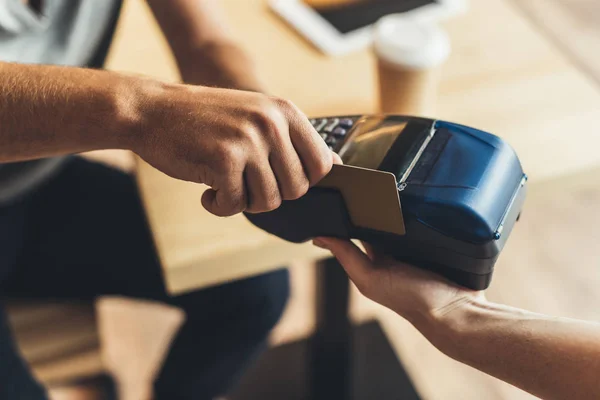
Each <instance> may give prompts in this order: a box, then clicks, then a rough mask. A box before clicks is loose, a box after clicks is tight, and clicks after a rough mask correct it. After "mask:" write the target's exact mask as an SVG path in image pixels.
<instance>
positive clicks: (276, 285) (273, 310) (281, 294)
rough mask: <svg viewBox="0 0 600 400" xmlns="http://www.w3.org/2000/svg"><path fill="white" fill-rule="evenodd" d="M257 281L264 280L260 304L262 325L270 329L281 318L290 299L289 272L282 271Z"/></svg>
mask: <svg viewBox="0 0 600 400" xmlns="http://www.w3.org/2000/svg"><path fill="white" fill-rule="evenodd" d="M258 279H264V280H265V281H264V289H265V291H264V292H263V293H265V295H266V296H265V300H264V303H263V304H262V314H263V323H264V324H265V327H266V328H267V329H269V330H270V329H272V328H273V327H274V326H275V325H276V324H277V322H278V321H279V319H280V318H281V316H282V314H283V312H284V311H285V307H286V305H287V302H288V299H289V297H290V278H289V271H288V270H287V269H282V270H279V271H275V272H271V273H270V274H267V275H265V276H262V277H258Z"/></svg>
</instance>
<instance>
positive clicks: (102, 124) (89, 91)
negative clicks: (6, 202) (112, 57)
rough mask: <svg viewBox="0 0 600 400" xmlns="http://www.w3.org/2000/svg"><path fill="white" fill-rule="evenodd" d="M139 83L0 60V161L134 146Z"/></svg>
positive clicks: (90, 72)
mask: <svg viewBox="0 0 600 400" xmlns="http://www.w3.org/2000/svg"><path fill="white" fill-rule="evenodd" d="M143 85H144V84H143V83H142V81H138V80H135V79H130V78H128V77H125V76H123V75H119V74H114V73H109V72H104V71H97V70H87V69H80V68H65V67H55V66H36V65H22V64H14V63H3V62H0V163H5V162H12V161H22V160H28V159H34V158H41V157H50V156H56V155H62V154H68V153H78V152H83V151H88V150H98V149H106V148H130V147H134V142H135V141H136V137H137V136H138V133H139V129H137V128H136V127H137V126H138V125H139V123H140V118H141V109H140V106H141V102H140V101H139V100H140V97H139V95H138V94H139V93H141V92H142V91H143V90H144V89H143Z"/></svg>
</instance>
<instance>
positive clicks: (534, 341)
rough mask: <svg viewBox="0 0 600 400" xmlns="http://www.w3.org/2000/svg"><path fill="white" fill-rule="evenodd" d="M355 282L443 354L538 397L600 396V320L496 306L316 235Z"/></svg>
mask: <svg viewBox="0 0 600 400" xmlns="http://www.w3.org/2000/svg"><path fill="white" fill-rule="evenodd" d="M314 244H315V245H317V246H319V247H322V248H326V249H329V250H330V251H331V252H332V253H333V255H334V256H335V257H336V258H337V259H338V260H339V262H340V263H341V264H342V266H343V267H344V269H345V270H346V272H347V273H348V275H349V276H350V279H351V280H352V281H353V282H354V283H355V284H356V286H357V288H358V289H359V290H360V291H361V292H362V293H363V294H364V295H365V296H367V297H369V298H370V299H372V300H374V301H376V302H378V303H380V304H382V305H384V306H386V307H388V308H390V309H392V310H394V311H395V312H396V313H398V314H399V315H400V316H401V317H403V318H405V319H407V320H408V321H409V322H411V323H412V324H413V325H414V326H415V327H416V328H417V329H418V330H419V331H420V332H421V333H422V334H423V335H424V336H425V337H426V338H427V339H428V340H429V341H430V342H431V343H432V344H433V345H434V346H436V347H437V348H438V349H439V350H440V351H442V352H443V353H445V354H446V355H448V356H450V357H452V358H454V359H456V360H458V361H460V362H463V363H465V364H468V365H470V366H472V367H474V368H477V369H479V370H480V371H483V372H485V373H487V374H490V375H492V376H495V377H496V378H499V379H501V380H503V381H506V382H508V383H511V384H512V385H514V386H517V387H519V388H521V389H523V390H525V391H527V392H529V393H531V394H533V395H535V396H538V397H540V398H543V399H598V398H600V381H599V380H598V374H599V372H600V324H598V323H592V322H585V321H577V320H572V319H566V318H555V317H549V316H545V315H540V314H535V313H532V312H529V311H525V310H520V309H517V308H513V307H507V306H504V305H500V304H494V303H491V302H489V301H487V300H486V299H485V296H484V294H483V292H476V291H472V290H468V289H465V288H462V287H459V286H456V285H454V284H452V283H450V282H448V281H446V280H445V279H443V278H442V277H440V276H438V275H436V274H433V273H430V272H427V271H424V270H421V269H418V268H415V267H412V266H410V265H407V264H404V263H400V262H398V261H395V260H392V259H390V258H389V257H386V256H385V255H383V254H381V253H379V252H377V251H376V250H374V249H373V248H372V247H370V246H368V245H365V249H366V250H367V253H366V254H365V253H363V252H362V251H361V250H360V249H359V248H358V247H357V246H355V245H354V244H353V243H352V242H349V241H345V240H339V239H333V238H318V239H315V241H314Z"/></svg>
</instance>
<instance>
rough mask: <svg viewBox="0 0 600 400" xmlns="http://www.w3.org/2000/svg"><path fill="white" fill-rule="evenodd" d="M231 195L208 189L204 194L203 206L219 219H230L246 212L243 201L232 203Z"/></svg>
mask: <svg viewBox="0 0 600 400" xmlns="http://www.w3.org/2000/svg"><path fill="white" fill-rule="evenodd" d="M230 197H231V195H230V194H228V193H226V192H225V191H224V190H223V189H221V190H215V189H206V190H205V191H204V193H203V194H202V206H203V207H204V208H205V209H206V211H208V212H209V213H211V214H214V215H216V216H217V217H229V216H231V215H234V214H237V213H240V212H242V211H244V208H245V207H243V206H242V204H243V202H242V201H231V199H230Z"/></svg>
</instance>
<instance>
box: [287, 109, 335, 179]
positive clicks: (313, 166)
mask: <svg viewBox="0 0 600 400" xmlns="http://www.w3.org/2000/svg"><path fill="white" fill-rule="evenodd" d="M282 109H283V112H284V114H285V116H286V118H287V120H288V126H289V132H290V139H291V141H292V144H293V146H294V149H296V152H297V153H298V156H299V157H300V160H301V161H302V165H303V167H304V170H305V171H306V175H307V176H308V179H309V183H310V185H311V186H312V185H314V184H315V183H317V182H319V181H320V180H321V179H322V178H323V177H324V176H325V175H327V174H328V173H329V171H330V170H331V166H332V165H333V156H332V152H331V150H329V148H328V147H327V145H326V144H325V141H324V140H323V138H321V136H320V135H319V134H318V133H317V131H316V130H315V128H314V127H313V126H312V125H311V124H310V121H309V120H308V118H306V116H305V115H304V114H303V113H302V112H301V111H300V110H299V109H298V108H297V107H296V106H294V105H293V104H291V103H288V102H284V103H283V106H282Z"/></svg>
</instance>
